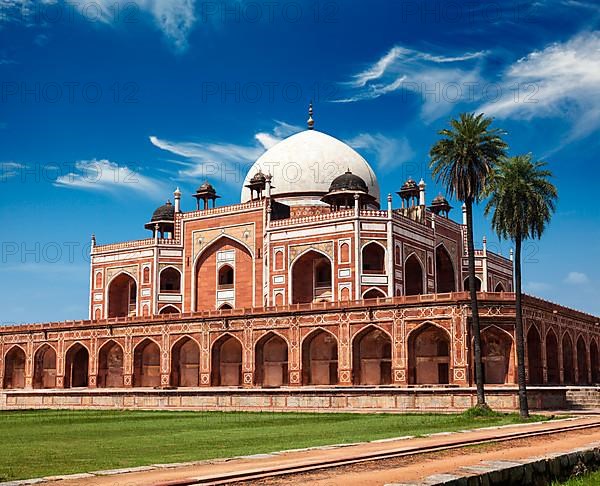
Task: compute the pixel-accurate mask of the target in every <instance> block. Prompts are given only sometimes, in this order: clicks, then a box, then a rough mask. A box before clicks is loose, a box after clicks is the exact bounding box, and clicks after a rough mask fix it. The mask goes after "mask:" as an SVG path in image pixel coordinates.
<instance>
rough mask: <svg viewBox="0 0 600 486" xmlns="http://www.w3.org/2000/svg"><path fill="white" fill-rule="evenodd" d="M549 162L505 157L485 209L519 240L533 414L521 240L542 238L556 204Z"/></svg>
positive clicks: (521, 367)
mask: <svg viewBox="0 0 600 486" xmlns="http://www.w3.org/2000/svg"><path fill="white" fill-rule="evenodd" d="M545 167H546V163H545V162H540V161H533V160H532V156H531V154H527V155H517V156H516V157H510V158H506V159H504V160H502V161H501V162H500V163H499V165H498V166H497V168H496V169H495V171H494V174H493V177H492V179H491V183H490V186H489V194H490V195H491V197H490V200H489V201H488V203H487V206H486V208H485V214H486V215H488V214H489V213H490V212H491V211H494V215H493V216H492V227H493V228H494V230H496V233H498V236H499V237H500V238H505V239H511V240H513V241H514V243H515V294H516V302H515V307H516V309H515V314H516V322H515V334H516V338H517V375H518V381H519V411H520V414H521V417H523V418H526V417H528V416H529V406H528V404H527V389H526V386H525V339H524V333H523V317H522V316H523V314H522V308H521V305H522V304H521V243H522V242H523V240H527V239H529V238H538V239H539V238H541V236H542V233H543V232H544V229H545V228H546V225H547V224H548V222H549V221H550V217H551V216H552V213H553V212H554V210H555V207H556V198H557V191H556V187H554V185H553V184H552V183H551V182H550V181H549V180H548V179H549V178H550V177H551V176H552V173H551V172H550V171H549V170H547V169H545Z"/></svg>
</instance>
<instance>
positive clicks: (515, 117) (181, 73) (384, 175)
mask: <svg viewBox="0 0 600 486" xmlns="http://www.w3.org/2000/svg"><path fill="white" fill-rule="evenodd" d="M460 3H461V2H450V1H449V0H440V1H437V0H436V1H433V0H429V1H417V0H403V1H382V0H376V1H374V2H368V3H365V2H358V1H342V0H334V1H327V0H319V1H303V0H294V1H287V0H282V1H279V2H248V1H234V0H229V1H206V2H200V1H194V0H138V1H135V2H133V1H116V0H96V1H85V0H81V1H79V2H69V3H64V2H61V1H54V0H44V1H40V2H32V1H25V0H0V147H1V152H0V191H1V192H0V193H1V194H2V205H1V206H0V221H1V222H2V238H0V244H1V248H0V250H1V253H0V259H1V262H0V296H1V297H0V298H1V302H2V306H1V308H2V313H1V315H0V322H1V323H14V322H34V321H47V320H58V319H77V318H84V317H87V303H88V286H89V273H88V260H87V251H88V245H89V240H90V235H91V234H92V233H95V234H96V237H97V239H98V242H99V243H108V242H114V241H123V240H128V239H138V238H144V237H147V234H148V233H147V232H146V230H144V227H143V225H144V223H145V222H147V221H148V219H149V217H150V215H151V214H152V211H153V210H154V209H155V208H156V207H157V206H158V205H160V204H161V203H163V202H164V200H166V199H167V198H171V197H172V191H173V189H174V188H175V187H176V186H179V187H180V188H181V190H182V192H183V194H184V195H183V208H184V209H191V208H192V207H193V200H192V198H191V193H192V192H193V190H194V189H195V187H197V186H198V185H199V184H200V183H202V182H203V181H204V180H205V179H206V178H208V179H210V180H211V181H212V182H213V184H215V186H216V187H217V189H218V191H219V192H220V193H221V194H222V195H223V199H222V202H223V203H233V202H237V201H238V199H239V189H240V186H241V179H242V176H243V174H244V168H245V167H247V166H248V165H249V164H251V163H252V162H253V161H254V160H255V159H256V158H257V157H258V156H259V155H260V154H261V153H262V152H263V151H264V150H265V148H268V147H270V146H272V145H273V143H275V142H276V141H277V140H279V139H281V138H283V137H285V136H287V135H289V134H291V133H293V132H294V131H297V130H299V129H301V128H302V127H304V125H305V120H306V116H307V115H306V110H307V104H308V101H309V100H310V99H313V100H314V102H315V119H316V128H317V129H319V130H322V131H324V132H327V133H330V134H332V135H334V136H336V137H338V138H341V139H343V140H345V141H347V142H348V143H350V144H351V145H353V146H354V147H355V148H357V150H359V151H360V152H361V153H362V154H363V155H364V156H365V157H366V158H367V159H368V160H369V161H370V162H371V164H372V166H373V167H374V169H375V171H376V173H377V174H378V175H379V181H380V185H381V188H382V193H383V194H385V193H388V192H394V191H396V190H397V189H398V187H399V186H400V185H401V184H402V182H403V181H404V180H405V179H406V178H407V177H408V176H412V177H414V178H420V177H423V178H424V179H425V181H426V182H427V183H428V198H429V199H431V198H433V197H434V196H435V195H437V193H438V192H439V190H440V189H439V187H437V186H436V184H435V183H434V182H433V181H432V180H431V177H430V174H429V170H428V168H427V160H428V157H427V154H428V151H429V148H430V147H431V145H432V144H433V143H434V142H435V141H436V139H437V135H436V133H437V131H438V130H440V129H441V128H443V127H444V126H445V125H446V124H447V121H448V119H449V117H451V116H456V115H457V114H458V113H460V112H463V111H484V112H485V113H487V114H489V115H490V116H494V117H495V122H494V124H495V126H498V127H501V128H504V129H505V130H507V131H508V135H507V141H508V142H509V144H510V147H511V149H510V151H511V153H512V154H518V153H524V152H532V153H533V154H534V157H536V158H539V159H544V160H547V161H548V163H549V166H550V168H551V169H552V171H553V172H554V175H555V183H556V185H557V186H558V189H559V194H560V202H559V205H558V210H557V212H556V214H555V216H554V218H553V221H552V223H551V225H550V227H549V228H548V231H547V233H546V234H545V235H544V237H543V239H542V240H541V241H539V242H538V241H534V242H530V243H528V244H526V246H525V261H524V285H525V289H526V290H527V291H528V292H529V293H532V294H535V295H539V296H541V297H544V298H547V299H550V300H553V301H557V302H560V303H562V304H564V305H568V306H571V307H574V308H577V309H581V310H585V311H587V312H591V313H594V314H596V315H600V277H599V275H600V258H599V257H598V243H597V242H598V240H600V225H599V223H600V211H599V209H598V204H599V201H598V187H599V184H598V180H599V178H600V168H599V164H598V158H599V155H600V142H599V140H600V137H598V133H599V128H600V88H599V87H600V31H599V20H600V7H599V6H598V4H597V3H596V2H594V1H592V0H589V1H587V0H555V1H550V0H547V1H546V0H540V1H537V2H518V1H516V2H512V1H507V2H491V1H490V2H469V3H467V5H464V6H460ZM456 206H458V205H456ZM481 212H482V211H481V210H479V211H478V214H477V215H476V216H477V217H476V237H477V239H478V240H479V241H480V240H481V238H482V237H483V236H484V235H487V238H488V242H489V245H490V246H491V247H492V248H498V249H499V250H500V251H501V253H503V254H504V255H507V254H508V251H509V248H510V247H511V245H510V243H509V242H505V241H503V242H498V240H497V238H496V237H495V236H494V234H493V232H492V231H491V229H490V226H489V222H488V221H486V220H485V219H484V218H483V216H482V214H481ZM453 216H454V218H460V210H457V209H455V210H454V211H453Z"/></svg>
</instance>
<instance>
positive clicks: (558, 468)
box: [385, 442, 600, 486]
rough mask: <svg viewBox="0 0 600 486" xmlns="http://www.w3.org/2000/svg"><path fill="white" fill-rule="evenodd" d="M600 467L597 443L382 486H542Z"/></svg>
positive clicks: (482, 464)
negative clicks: (567, 450)
mask: <svg viewBox="0 0 600 486" xmlns="http://www.w3.org/2000/svg"><path fill="white" fill-rule="evenodd" d="M599 467H600V442H594V443H591V444H589V446H587V447H580V448H578V449H574V450H572V451H569V452H564V453H559V454H548V455H546V456H540V457H532V458H529V459H523V460H518V461H484V462H482V463H480V464H477V465H474V466H464V467H461V468H460V469H459V470H458V471H455V472H452V473H448V474H435V475H433V476H429V477H427V478H425V479H423V480H420V481H413V482H408V483H406V482H404V483H388V484H386V485H385V486H493V485H502V486H512V485H514V486H542V485H547V484H549V483H550V482H551V481H555V480H562V479H568V478H570V477H571V476H573V475H578V474H581V473H583V472H587V471H594V470H597V469H598V468H599Z"/></svg>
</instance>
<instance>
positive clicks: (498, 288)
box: [494, 282, 506, 293]
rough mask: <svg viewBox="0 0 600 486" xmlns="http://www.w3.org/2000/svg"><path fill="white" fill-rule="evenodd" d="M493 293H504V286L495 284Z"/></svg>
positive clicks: (500, 283)
mask: <svg viewBox="0 0 600 486" xmlns="http://www.w3.org/2000/svg"><path fill="white" fill-rule="evenodd" d="M494 292H497V293H500V292H506V290H504V285H502V282H498V283H497V284H496V287H495V288H494Z"/></svg>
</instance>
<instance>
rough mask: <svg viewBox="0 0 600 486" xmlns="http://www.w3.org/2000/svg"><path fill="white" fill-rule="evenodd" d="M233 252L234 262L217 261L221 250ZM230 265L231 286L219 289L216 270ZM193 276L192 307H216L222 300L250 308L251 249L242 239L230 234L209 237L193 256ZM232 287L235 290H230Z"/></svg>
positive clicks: (252, 295)
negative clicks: (233, 296) (209, 239)
mask: <svg viewBox="0 0 600 486" xmlns="http://www.w3.org/2000/svg"><path fill="white" fill-rule="evenodd" d="M230 251H231V252H233V255H234V258H233V261H221V260H219V261H217V257H218V254H219V253H220V252H223V253H225V252H230ZM221 264H229V265H230V266H231V267H232V268H233V270H234V283H233V286H232V288H228V289H225V288H223V289H219V286H218V281H219V280H218V270H219V268H220V266H221ZM193 269H194V270H193V278H192V309H193V310H195V311H202V310H208V309H213V310H214V309H215V308H217V307H218V305H219V304H221V303H223V300H230V301H231V300H233V299H232V298H231V295H230V294H233V293H235V306H236V307H252V306H253V305H254V300H255V266H254V252H253V251H252V249H251V248H250V247H249V246H248V245H247V244H246V243H244V242H243V241H241V240H239V239H237V238H235V237H234V236H231V235H226V234H223V235H220V236H218V237H217V238H215V239H214V240H212V241H211V242H210V243H209V244H208V245H206V247H205V248H203V249H202V250H201V251H199V252H198V254H197V255H196V256H195V258H194V266H193ZM233 287H235V291H234V290H233Z"/></svg>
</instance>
